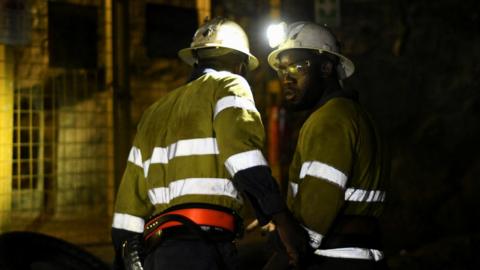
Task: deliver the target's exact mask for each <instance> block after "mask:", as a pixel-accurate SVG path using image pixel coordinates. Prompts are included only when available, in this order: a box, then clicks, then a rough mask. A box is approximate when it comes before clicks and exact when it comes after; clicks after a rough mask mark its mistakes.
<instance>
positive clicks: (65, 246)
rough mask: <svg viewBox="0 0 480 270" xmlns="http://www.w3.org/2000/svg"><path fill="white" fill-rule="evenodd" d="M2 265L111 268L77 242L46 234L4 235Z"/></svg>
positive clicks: (52, 269)
mask: <svg viewBox="0 0 480 270" xmlns="http://www.w3.org/2000/svg"><path fill="white" fill-rule="evenodd" d="M0 269H2V270H17V269H35V270H47V269H48V270H60V269H63V270H107V269H110V268H109V266H107V265H106V264H105V263H104V262H102V261H101V260H100V259H98V258H96V257H95V256H93V255H91V254H90V253H88V252H86V251H84V250H82V249H80V248H79V247H77V246H74V245H73V244H70V243H68V242H65V241H63V240H60V239H58V238H54V237H51V236H48V235H44V234H38V233H31V232H9V233H5V234H2V235H0Z"/></svg>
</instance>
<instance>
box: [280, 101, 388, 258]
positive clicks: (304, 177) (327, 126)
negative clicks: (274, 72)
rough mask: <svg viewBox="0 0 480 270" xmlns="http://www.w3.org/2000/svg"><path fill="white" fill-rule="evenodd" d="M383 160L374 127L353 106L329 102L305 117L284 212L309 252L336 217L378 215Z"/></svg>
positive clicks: (383, 190)
mask: <svg viewBox="0 0 480 270" xmlns="http://www.w3.org/2000/svg"><path fill="white" fill-rule="evenodd" d="M383 160H384V157H383V154H382V147H381V142H380V139H379V136H378V134H377V131H376V130H375V127H374V124H373V122H372V120H371V118H370V117H369V115H368V114H367V113H366V112H365V111H364V110H363V109H362V108H361V106H360V105H359V104H358V103H357V102H355V101H354V100H352V99H349V98H346V97H341V96H340V97H339V96H337V97H333V98H331V99H329V100H327V101H326V102H325V103H324V104H323V105H322V106H321V107H320V108H318V109H317V110H316V111H315V112H313V113H312V114H311V115H310V116H309V118H308V119H307V120H306V122H305V123H304V125H303V126H302V128H301V130H300V133H299V138H298V144H297V147H296V150H295V154H294V157H293V161H292V164H291V167H290V172H289V179H290V183H289V194H288V206H289V208H290V209H291V210H292V212H293V214H294V216H295V217H296V218H297V219H298V220H299V221H300V222H301V223H302V225H303V226H304V227H305V229H306V230H307V232H308V233H309V235H310V244H311V245H312V247H314V248H318V247H320V245H321V243H322V239H323V238H324V236H325V235H326V234H327V233H328V232H330V230H333V229H334V228H332V226H334V225H332V224H334V221H335V220H336V218H338V217H339V216H366V217H378V216H379V215H380V213H381V212H382V209H383V204H384V200H385V184H386V181H385V180H386V179H385V177H387V175H386V172H385V166H384V164H382V163H383V162H384V161H383ZM348 251H349V250H347V249H345V250H341V251H340V253H342V252H343V253H349V252H348ZM318 253H321V254H338V253H339V251H338V250H337V251H336V253H335V252H326V251H325V252H324V251H318ZM357 253H358V254H363V253H361V252H357ZM357 253H356V254H354V255H355V256H356V257H358V256H359V255H358V254H357ZM355 256H353V257H352V258H355ZM347 257H348V256H347ZM377 257H378V256H377Z"/></svg>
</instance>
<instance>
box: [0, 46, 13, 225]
mask: <svg viewBox="0 0 480 270" xmlns="http://www.w3.org/2000/svg"><path fill="white" fill-rule="evenodd" d="M12 76H13V58H12V55H11V52H10V50H9V47H8V46H7V45H3V44H0V233H1V232H4V231H6V230H7V229H8V227H9V224H10V212H11V204H12V159H13V155H12V154H13V153H12V151H13V78H12Z"/></svg>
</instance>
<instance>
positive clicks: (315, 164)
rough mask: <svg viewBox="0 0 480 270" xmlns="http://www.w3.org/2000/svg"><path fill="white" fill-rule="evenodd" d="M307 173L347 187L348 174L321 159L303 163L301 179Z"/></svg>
mask: <svg viewBox="0 0 480 270" xmlns="http://www.w3.org/2000/svg"><path fill="white" fill-rule="evenodd" d="M306 175H310V176H313V177H317V178H322V179H325V180H327V181H329V182H332V183H334V184H337V185H339V186H340V187H341V188H345V184H346V183H347V176H346V175H345V174H344V173H343V172H341V171H340V170H338V169H336V168H334V167H332V166H330V165H327V164H325V163H322V162H319V161H307V162H304V163H303V164H302V169H301V170H300V179H302V178H304V177H305V176H306Z"/></svg>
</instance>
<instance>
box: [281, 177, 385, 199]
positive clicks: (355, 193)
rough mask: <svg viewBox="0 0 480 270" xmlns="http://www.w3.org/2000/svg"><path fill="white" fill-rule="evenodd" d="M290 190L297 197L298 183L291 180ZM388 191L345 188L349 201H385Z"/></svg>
mask: <svg viewBox="0 0 480 270" xmlns="http://www.w3.org/2000/svg"><path fill="white" fill-rule="evenodd" d="M290 190H291V192H292V193H291V194H292V197H293V198H295V197H296V196H297V194H298V183H295V182H290ZM385 197H386V193H385V191H381V190H365V189H357V188H347V189H346V190H345V201H349V202H383V201H385Z"/></svg>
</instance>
